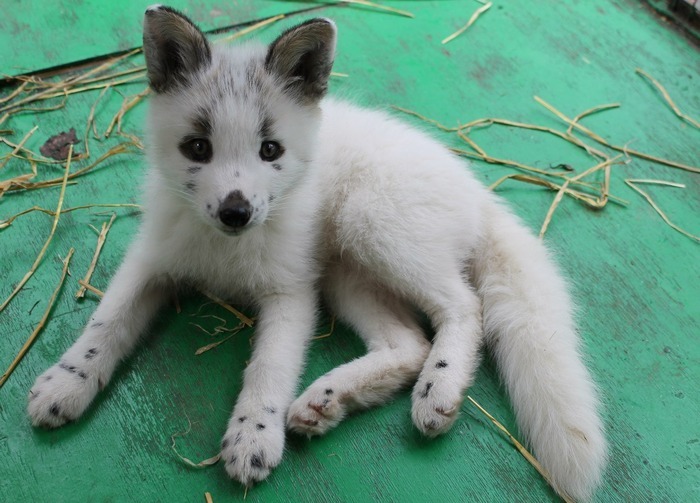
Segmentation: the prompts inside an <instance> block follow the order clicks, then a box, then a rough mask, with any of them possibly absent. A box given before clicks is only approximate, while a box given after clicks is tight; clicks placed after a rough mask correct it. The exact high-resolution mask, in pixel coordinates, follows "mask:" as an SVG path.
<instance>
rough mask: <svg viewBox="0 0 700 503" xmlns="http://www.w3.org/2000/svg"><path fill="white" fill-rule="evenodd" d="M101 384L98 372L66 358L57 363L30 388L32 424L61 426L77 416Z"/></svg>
mask: <svg viewBox="0 0 700 503" xmlns="http://www.w3.org/2000/svg"><path fill="white" fill-rule="evenodd" d="M101 387H102V383H101V382H100V379H99V378H98V377H97V376H93V375H90V374H89V373H88V372H87V371H86V370H84V369H81V368H79V367H77V366H74V365H71V364H69V363H66V362H63V361H61V362H59V363H57V364H56V365H54V366H53V367H51V368H49V369H48V370H47V371H46V372H44V373H43V374H42V375H40V376H39V377H38V378H37V380H36V382H35V383H34V386H32V389H31V390H29V397H28V398H29V404H28V406H27V412H28V414H29V417H30V419H31V421H32V424H33V425H34V426H43V427H45V428H58V427H59V426H63V425H64V424H65V423H67V422H69V421H73V420H75V419H77V418H78V417H80V416H81V415H82V413H83V412H84V411H85V409H87V407H88V405H90V402H92V399H93V398H94V397H95V395H96V394H97V392H98V391H99V389H100V388H101Z"/></svg>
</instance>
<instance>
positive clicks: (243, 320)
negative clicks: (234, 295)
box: [200, 290, 254, 327]
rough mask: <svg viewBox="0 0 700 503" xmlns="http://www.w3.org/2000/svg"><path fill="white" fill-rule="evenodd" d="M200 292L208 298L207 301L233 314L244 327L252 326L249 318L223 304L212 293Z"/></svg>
mask: <svg viewBox="0 0 700 503" xmlns="http://www.w3.org/2000/svg"><path fill="white" fill-rule="evenodd" d="M200 292H201V293H202V295H204V296H205V297H208V298H209V300H212V301H214V302H216V303H217V304H219V305H220V306H221V307H223V308H224V309H226V310H227V311H228V312H229V313H232V314H233V315H234V316H235V317H236V318H238V319H239V321H241V323H243V324H244V325H246V326H248V327H252V326H253V323H254V321H253V320H252V319H251V318H248V317H247V316H246V315H245V314H243V313H242V312H240V311H239V310H238V309H236V308H235V307H232V306H230V305H229V304H227V303H226V302H224V301H223V300H221V299H220V298H219V297H217V296H216V295H214V294H213V293H210V292H205V291H204V290H200Z"/></svg>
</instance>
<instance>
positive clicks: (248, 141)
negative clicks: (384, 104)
mask: <svg viewBox="0 0 700 503" xmlns="http://www.w3.org/2000/svg"><path fill="white" fill-rule="evenodd" d="M335 32H336V30H335V25H334V24H333V22H331V21H329V20H327V19H312V20H309V21H307V22H305V23H303V24H300V25H298V26H295V27H293V28H291V29H289V30H287V31H285V32H284V33H282V35H280V36H279V37H278V38H277V39H276V40H275V41H274V42H273V43H272V44H271V45H269V46H268V47H265V46H262V45H244V46H239V47H236V48H225V47H218V46H213V45H212V44H210V43H209V41H207V39H206V37H205V36H204V34H203V33H202V32H201V31H200V30H199V29H198V28H197V27H196V26H195V25H194V24H193V23H192V22H191V21H190V20H189V19H188V18H186V17H185V16H184V15H182V14H181V13H179V12H177V11H175V10H173V9H171V8H169V7H164V6H160V5H155V6H152V7H149V8H148V10H146V14H145V19H144V32H143V50H144V54H145V57H146V67H147V73H148V79H149V82H150V86H151V89H152V90H153V93H154V96H153V97H152V99H151V103H150V110H149V124H148V129H149V133H150V144H149V147H148V150H149V156H150V159H149V160H150V162H151V165H152V166H153V168H154V169H155V170H156V171H157V176H158V181H159V183H163V184H165V186H166V187H167V189H169V190H170V191H171V192H172V193H175V194H176V195H177V197H179V198H181V199H182V201H183V202H184V203H185V204H186V205H188V207H189V208H190V209H191V210H193V211H194V212H195V213H196V214H197V215H198V216H200V217H201V218H202V219H203V220H204V221H205V222H206V223H207V224H208V225H211V226H214V227H215V228H217V229H219V230H221V231H222V232H225V233H228V234H239V233H241V232H243V231H245V230H247V229H250V228H252V227H255V226H256V225H260V224H261V223H263V222H265V221H266V219H268V218H269V217H270V215H271V214H274V211H275V209H277V205H280V204H283V201H284V199H285V197H286V196H288V195H289V192H290V191H293V190H294V188H295V186H297V185H298V183H300V181H301V180H302V179H303V178H304V175H305V173H306V172H307V169H308V166H309V164H310V162H311V161H312V159H313V152H314V144H315V137H316V134H317V131H318V127H319V124H320V120H321V112H320V108H319V102H320V100H321V98H322V97H323V96H324V95H325V93H326V89H327V86H328V78H329V76H330V71H331V66H332V64H333V57H334V52H335Z"/></svg>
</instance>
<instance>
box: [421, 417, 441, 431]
mask: <svg viewBox="0 0 700 503" xmlns="http://www.w3.org/2000/svg"><path fill="white" fill-rule="evenodd" d="M423 426H425V429H426V430H435V429H437V427H438V424H437V421H435V420H434V419H432V420H430V421H427V422H425V423H423Z"/></svg>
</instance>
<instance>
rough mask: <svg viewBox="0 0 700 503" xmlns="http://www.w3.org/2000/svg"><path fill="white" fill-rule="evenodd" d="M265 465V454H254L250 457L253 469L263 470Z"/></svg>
mask: <svg viewBox="0 0 700 503" xmlns="http://www.w3.org/2000/svg"><path fill="white" fill-rule="evenodd" d="M264 464H265V456H263V453H262V452H261V453H259V454H253V455H252V456H251V457H250V466H252V467H253V468H262V467H263V465H264Z"/></svg>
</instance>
